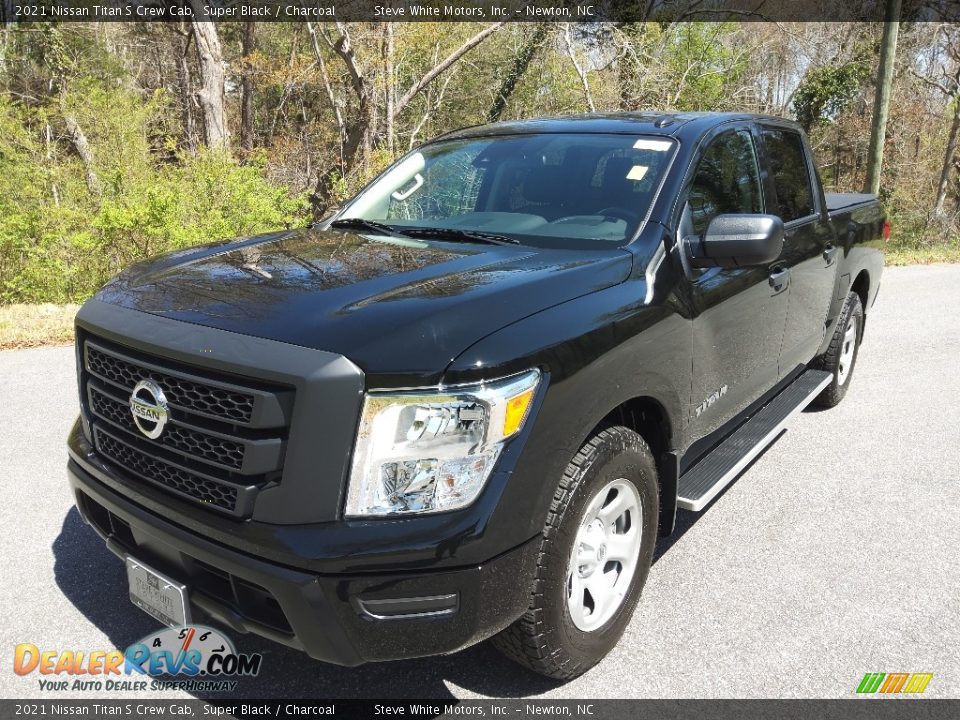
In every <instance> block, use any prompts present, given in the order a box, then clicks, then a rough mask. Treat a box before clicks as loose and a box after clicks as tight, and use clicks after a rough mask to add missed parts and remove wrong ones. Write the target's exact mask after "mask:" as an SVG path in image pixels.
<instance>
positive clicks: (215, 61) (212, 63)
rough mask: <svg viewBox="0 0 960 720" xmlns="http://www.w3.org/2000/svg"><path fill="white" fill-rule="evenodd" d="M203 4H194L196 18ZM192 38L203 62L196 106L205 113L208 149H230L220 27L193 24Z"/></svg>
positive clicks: (198, 1) (200, 22) (199, 0)
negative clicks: (197, 104)
mask: <svg viewBox="0 0 960 720" xmlns="http://www.w3.org/2000/svg"><path fill="white" fill-rule="evenodd" d="M202 3H203V0H191V5H192V6H193V12H194V15H195V16H197V17H199V16H200V15H201V14H202V12H203V6H202ZM192 26H193V37H194V38H195V39H196V42H197V55H198V56H199V58H200V89H199V90H197V93H196V97H197V102H199V103H200V109H201V110H202V111H203V139H204V142H205V143H206V144H207V147H209V148H228V147H229V146H230V135H229V131H228V130H227V112H226V108H225V99H224V89H223V81H224V70H223V49H222V48H221V46H220V35H219V34H218V32H217V26H216V25H215V24H214V23H212V22H210V21H203V20H194V21H193V22H192Z"/></svg>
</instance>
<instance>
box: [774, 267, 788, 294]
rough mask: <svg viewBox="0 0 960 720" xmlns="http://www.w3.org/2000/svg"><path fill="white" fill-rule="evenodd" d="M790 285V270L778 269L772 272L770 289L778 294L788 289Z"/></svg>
mask: <svg viewBox="0 0 960 720" xmlns="http://www.w3.org/2000/svg"><path fill="white" fill-rule="evenodd" d="M789 284H790V269H789V268H777V269H774V270H771V271H770V287H772V288H773V289H774V290H776V291H777V292H780V291H781V290H784V289H786V287H787V286H788V285H789Z"/></svg>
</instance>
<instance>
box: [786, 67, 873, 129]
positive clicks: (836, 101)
mask: <svg viewBox="0 0 960 720" xmlns="http://www.w3.org/2000/svg"><path fill="white" fill-rule="evenodd" d="M869 76H870V66H869V65H868V64H867V63H866V62H864V58H863V53H862V52H861V53H859V54H858V56H857V57H856V58H855V59H854V60H852V61H851V62H846V63H842V64H836V65H824V66H823V67H818V68H811V69H810V70H808V71H807V73H806V74H805V75H804V77H803V80H802V81H801V82H800V85H799V86H798V87H797V91H796V93H795V94H794V96H793V109H794V112H795V113H796V115H797V121H798V122H799V123H800V124H801V125H802V126H803V127H804V128H805V129H806V130H807V131H808V132H809V131H810V130H811V129H813V128H814V127H816V126H818V125H822V124H824V123H826V122H828V121H829V120H832V119H833V118H836V117H837V116H838V115H839V114H840V113H842V112H843V111H844V110H846V109H847V108H848V107H849V106H850V103H852V102H853V101H854V100H855V99H856V98H857V96H858V95H859V94H860V92H861V89H862V87H863V83H864V81H866V80H867V79H868V78H869Z"/></svg>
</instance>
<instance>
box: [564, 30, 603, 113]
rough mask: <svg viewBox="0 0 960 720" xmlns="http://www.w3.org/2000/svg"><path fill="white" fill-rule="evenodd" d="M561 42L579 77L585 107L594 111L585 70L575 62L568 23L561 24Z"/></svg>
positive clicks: (575, 56)
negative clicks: (585, 102) (585, 103)
mask: <svg viewBox="0 0 960 720" xmlns="http://www.w3.org/2000/svg"><path fill="white" fill-rule="evenodd" d="M563 42H564V45H565V46H566V48H567V56H568V57H569V58H570V62H571V63H572V64H573V69H574V70H576V72H577V76H578V77H579V78H580V84H581V85H583V97H584V99H585V100H586V101H587V107H588V108H589V109H590V112H596V111H597V106H596V105H594V104H593V96H592V95H591V94H590V83H589V82H588V80H587V72H586V70H584V69H583V68H582V67H581V66H580V63H579V62H577V55H576V52H575V51H574V49H573V41H572V40H571V39H570V23H564V24H563Z"/></svg>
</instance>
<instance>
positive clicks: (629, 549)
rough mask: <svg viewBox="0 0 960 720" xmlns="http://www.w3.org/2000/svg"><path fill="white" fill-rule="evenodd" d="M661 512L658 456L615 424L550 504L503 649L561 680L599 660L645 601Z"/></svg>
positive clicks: (567, 475)
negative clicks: (522, 607) (529, 583)
mask: <svg viewBox="0 0 960 720" xmlns="http://www.w3.org/2000/svg"><path fill="white" fill-rule="evenodd" d="M658 514H659V494H658V489H657V472H656V464H655V462H654V459H653V454H652V453H651V452H650V448H649V447H648V446H647V444H646V443H645V442H644V441H643V438H641V437H640V436H639V435H638V434H637V433H635V432H633V431H632V430H630V429H628V428H625V427H619V426H616V427H608V428H606V429H604V430H602V431H600V432H598V433H597V434H596V435H594V436H593V437H592V438H590V440H588V441H587V442H586V443H585V444H584V445H583V447H582V448H581V449H580V451H579V452H578V453H577V454H576V456H575V457H574V458H573V460H571V462H570V464H569V465H568V466H567V469H566V471H565V472H564V474H563V477H562V478H561V480H560V484H559V486H558V488H557V491H556V494H555V495H554V499H553V502H552V503H551V506H550V512H549V513H548V515H547V521H546V524H545V526H544V529H543V532H542V534H541V540H540V553H539V557H538V562H537V573H536V577H535V579H534V583H533V588H532V590H531V595H530V606H529V609H528V610H527V613H526V614H525V615H524V616H523V617H521V618H520V619H519V620H517V621H516V622H515V623H514V624H513V625H511V626H510V627H509V628H507V629H506V630H504V631H503V632H502V633H500V634H499V635H497V636H496V637H495V638H494V639H493V642H494V644H495V645H496V646H497V648H498V649H499V650H500V651H501V652H503V653H504V654H505V655H507V656H508V657H510V658H511V659H513V660H515V661H517V662H518V663H520V664H521V665H524V666H526V667H528V668H530V669H532V670H534V671H536V672H538V673H540V674H541V675H546V676H548V677H552V678H556V679H559V680H569V679H572V678H575V677H577V676H578V675H581V674H583V673H584V672H586V671H587V670H589V669H590V668H591V667H593V666H594V665H596V664H597V663H598V662H600V660H602V659H603V657H604V656H605V655H606V654H607V653H608V652H610V650H611V649H612V648H613V646H614V645H616V643H617V641H618V640H619V639H620V636H621V635H623V631H624V629H625V628H626V626H627V623H629V621H630V618H631V616H632V615H633V611H634V608H635V607H636V605H637V601H638V600H639V599H640V593H641V590H642V589H643V585H644V583H645V582H646V579H647V574H648V572H649V570H650V563H651V561H652V559H653V550H654V546H655V544H656V537H657V517H658Z"/></svg>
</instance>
